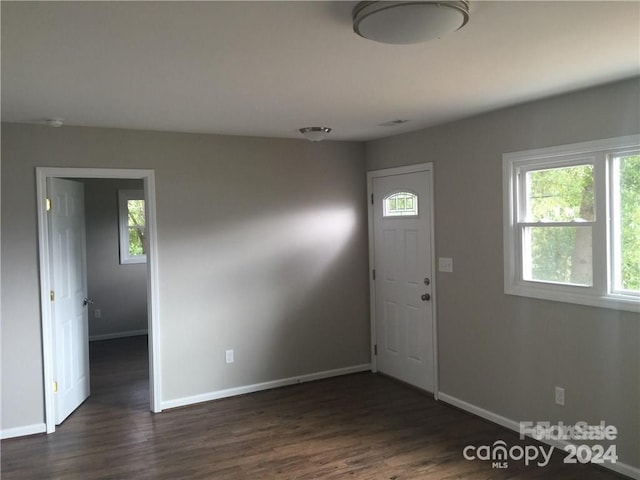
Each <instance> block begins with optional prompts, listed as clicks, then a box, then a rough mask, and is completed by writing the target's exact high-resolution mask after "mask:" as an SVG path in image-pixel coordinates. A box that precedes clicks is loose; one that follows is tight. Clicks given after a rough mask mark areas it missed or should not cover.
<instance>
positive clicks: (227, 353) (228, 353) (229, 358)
mask: <svg viewBox="0 0 640 480" xmlns="http://www.w3.org/2000/svg"><path fill="white" fill-rule="evenodd" d="M224 356H225V361H226V362H227V363H233V360H234V359H233V350H225V352H224Z"/></svg>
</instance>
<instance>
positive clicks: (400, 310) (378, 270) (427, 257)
mask: <svg viewBox="0 0 640 480" xmlns="http://www.w3.org/2000/svg"><path fill="white" fill-rule="evenodd" d="M431 173H432V172H431V166H430V165H429V164H423V165H419V166H412V167H404V168H399V169H388V170H381V171H376V172H370V173H369V188H370V198H371V199H372V204H371V205H370V217H369V218H370V247H371V251H372V253H371V268H372V270H375V279H373V272H372V282H371V294H372V301H371V306H372V343H373V347H374V348H373V349H374V352H373V362H372V363H373V365H374V368H375V369H376V370H378V371H380V372H381V373H384V374H387V375H390V376H392V377H394V378H397V379H399V380H401V381H404V382H406V383H409V384H411V385H414V386H416V387H418V388H420V389H422V390H426V391H429V392H434V393H435V392H437V388H436V387H437V385H436V382H437V376H436V341H435V338H436V337H435V305H434V302H435V295H434V293H435V289H434V270H433V247H432V245H433V222H432V218H433V213H432V212H433V208H432V191H431ZM398 192H411V193H413V194H415V195H417V199H418V200H417V202H418V212H417V215H408V216H385V215H384V214H383V204H384V201H385V198H386V197H388V196H390V195H392V194H394V193H398Z"/></svg>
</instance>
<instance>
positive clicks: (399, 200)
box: [382, 192, 418, 217]
mask: <svg viewBox="0 0 640 480" xmlns="http://www.w3.org/2000/svg"><path fill="white" fill-rule="evenodd" d="M382 204H383V210H382V212H383V213H382V215H383V217H408V216H414V217H415V216H417V215H418V196H417V195H416V194H415V193H411V192H395V193H392V194H391V195H387V196H386V197H384V199H383V200H382Z"/></svg>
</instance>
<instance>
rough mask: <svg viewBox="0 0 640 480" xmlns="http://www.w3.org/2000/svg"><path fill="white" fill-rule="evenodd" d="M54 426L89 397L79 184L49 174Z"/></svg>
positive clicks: (80, 192)
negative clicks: (55, 389) (55, 384)
mask: <svg viewBox="0 0 640 480" xmlns="http://www.w3.org/2000/svg"><path fill="white" fill-rule="evenodd" d="M47 190H48V192H47V196H48V198H49V199H50V200H51V209H50V210H49V228H50V230H49V242H50V244H49V248H50V259H51V288H52V304H51V305H52V309H51V310H52V316H53V338H54V342H53V343H54V364H55V365H54V371H53V373H54V381H55V382H57V393H56V394H55V414H56V425H59V424H60V423H62V422H63V421H64V419H65V418H67V417H68V416H69V415H70V414H71V412H73V411H74V410H75V409H76V408H78V406H80V404H81V403H82V402H84V401H85V400H86V399H87V397H88V396H89V337H88V335H89V332H88V330H89V328H88V309H87V270H86V240H85V219H84V185H83V184H82V183H80V182H73V181H70V180H63V179H60V178H49V179H48V180H47Z"/></svg>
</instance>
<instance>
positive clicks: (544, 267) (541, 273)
mask: <svg viewBox="0 0 640 480" xmlns="http://www.w3.org/2000/svg"><path fill="white" fill-rule="evenodd" d="M503 172H504V194H505V197H504V198H505V203H504V205H505V210H504V212H505V217H504V219H505V222H504V232H505V237H504V246H505V292H506V293H510V294H514V295H523V296H529V297H534V298H544V299H549V300H559V301H566V302H572V303H582V304H586V305H598V306H604V307H610V308H622V309H637V308H638V304H639V303H640V135H631V136H628V137H619V138H610V139H604V140H596V141H593V142H584V143H578V144H572V145H564V146H560V147H550V148H544V149H539V150H529V151H526V152H515V153H509V154H505V155H503Z"/></svg>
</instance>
